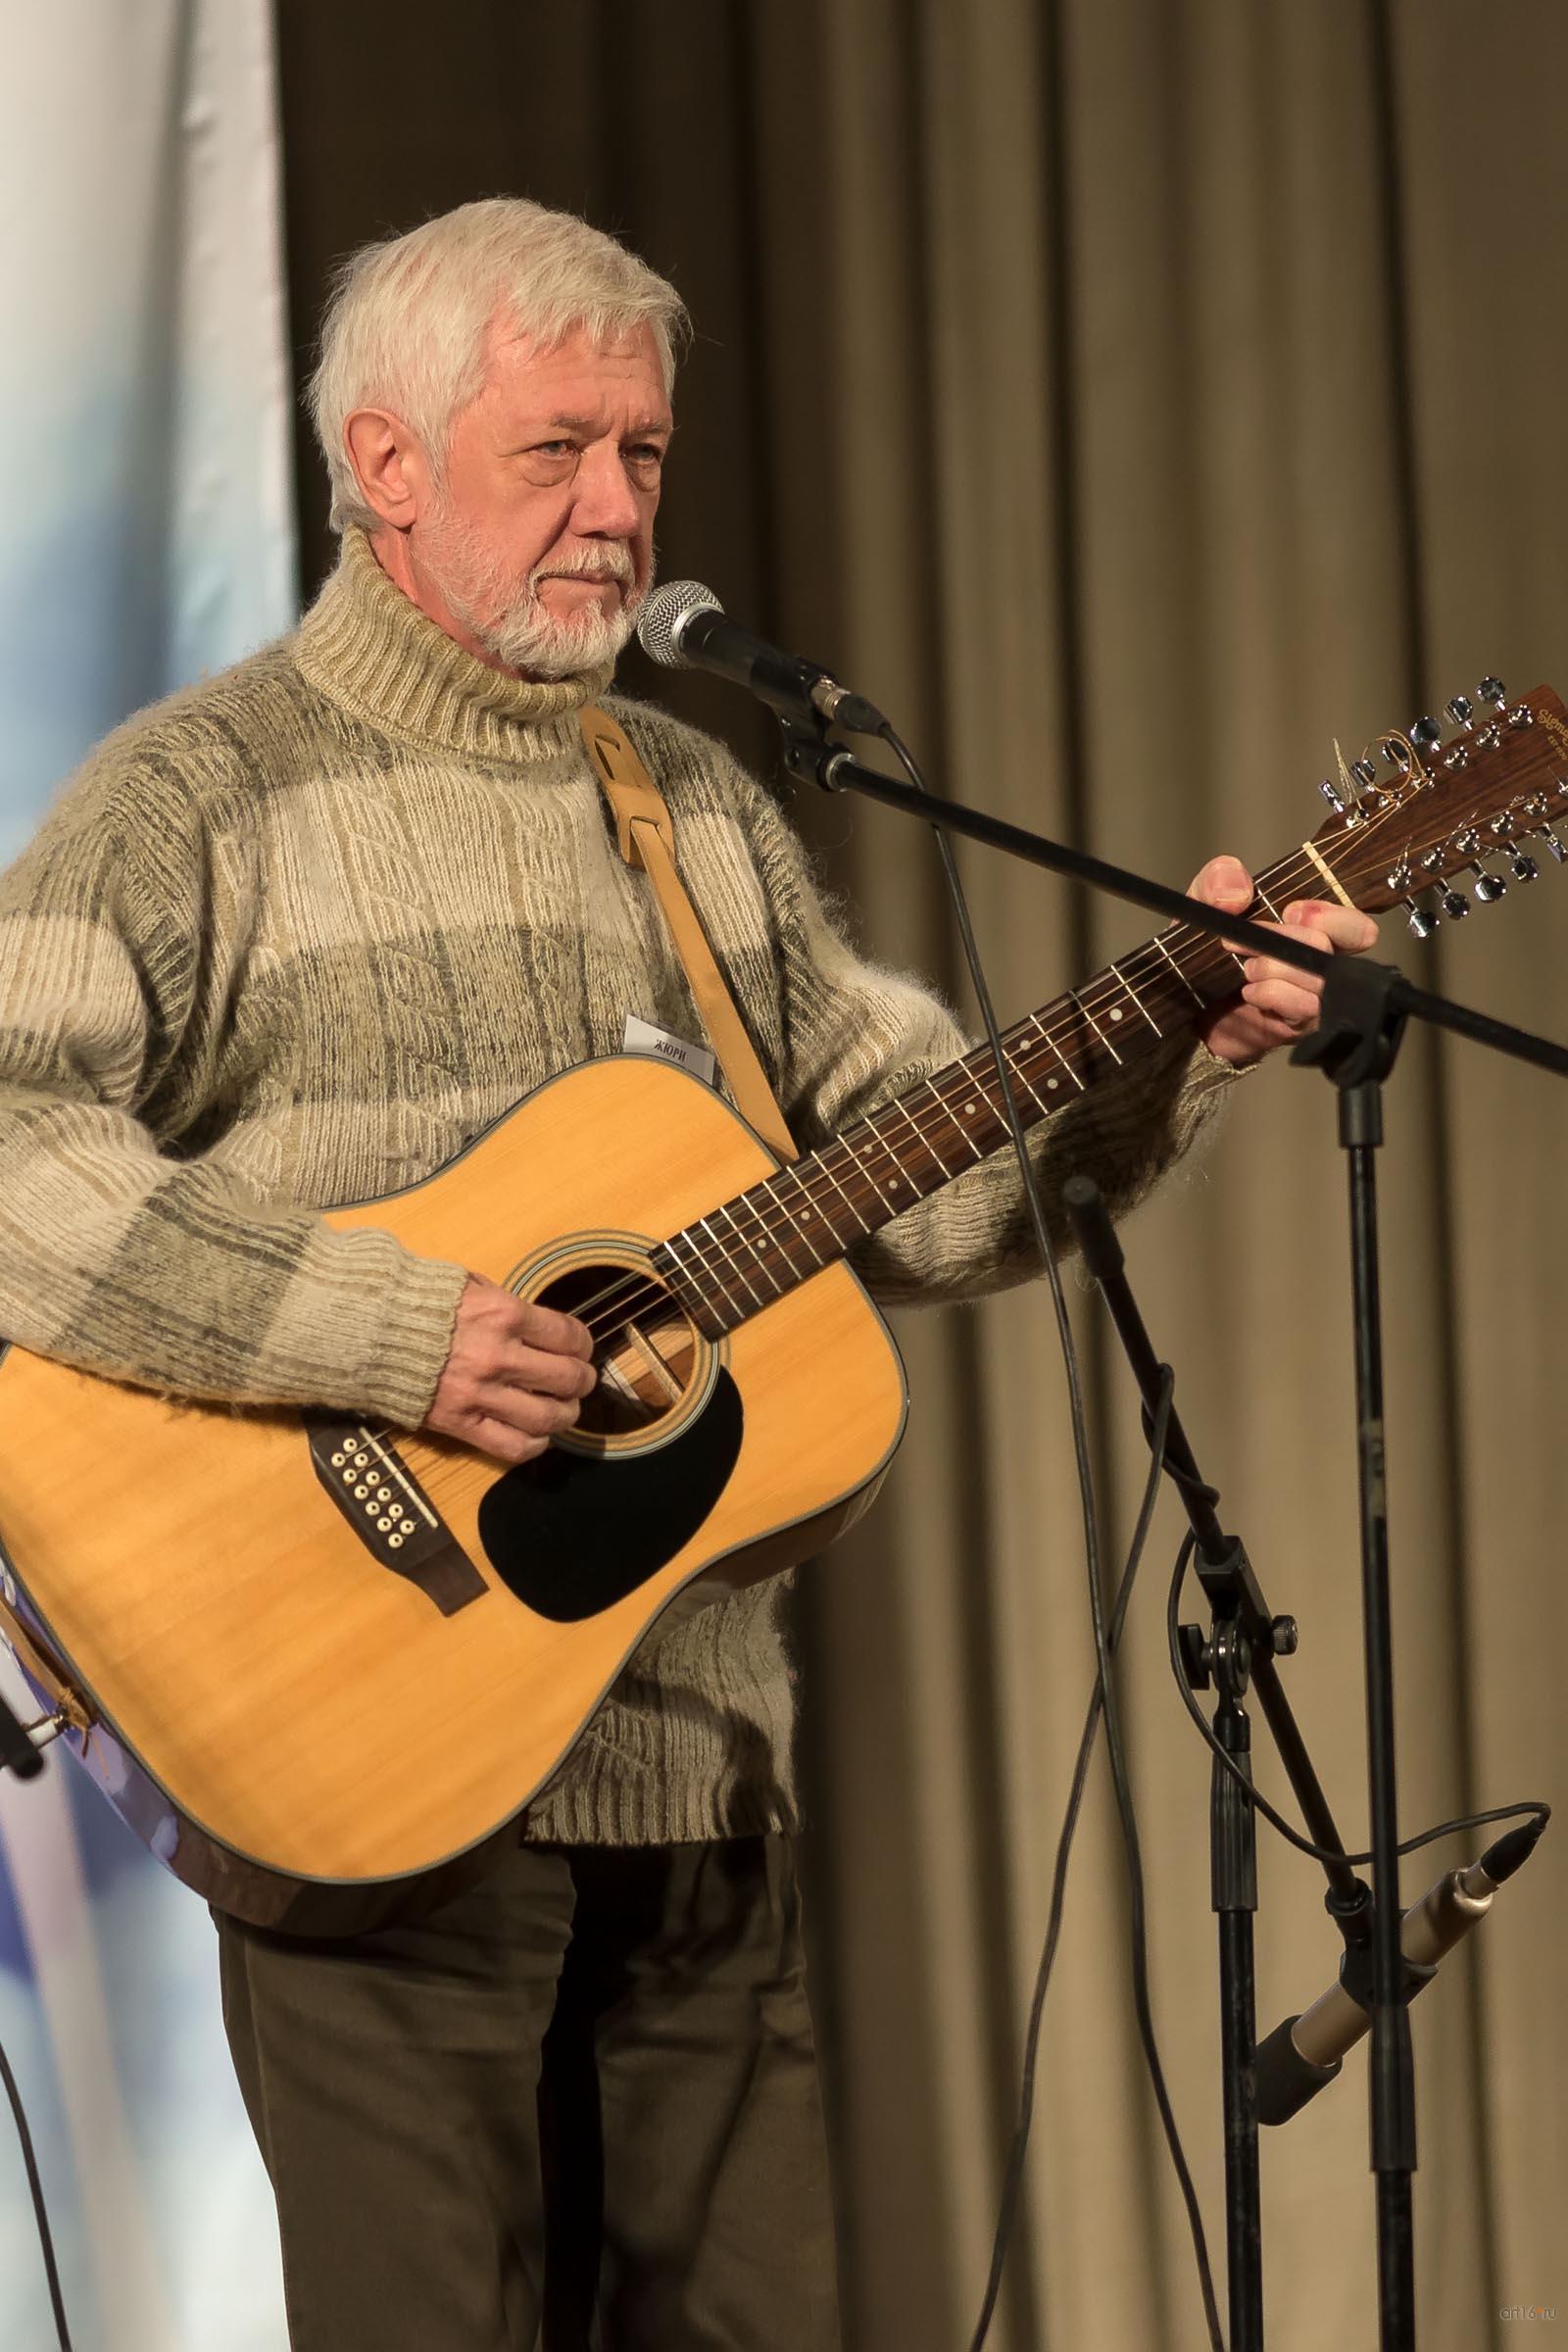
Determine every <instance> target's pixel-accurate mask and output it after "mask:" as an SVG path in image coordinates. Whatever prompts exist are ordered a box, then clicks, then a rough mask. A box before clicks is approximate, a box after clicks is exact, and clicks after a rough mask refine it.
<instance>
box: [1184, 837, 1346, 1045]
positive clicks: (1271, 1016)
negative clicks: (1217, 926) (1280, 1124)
mask: <svg viewBox="0 0 1568 2352" xmlns="http://www.w3.org/2000/svg"><path fill="white" fill-rule="evenodd" d="M1189 896H1190V897H1192V898H1195V899H1201V900H1202V901H1203V902H1204V904H1205V906H1209V907H1223V908H1225V909H1226V911H1227V912H1229V913H1232V914H1245V912H1246V911H1247V908H1248V907H1250V905H1251V903H1252V877H1251V875H1250V873H1249V872H1248V870H1247V868H1246V866H1245V865H1243V863H1242V862H1241V859H1240V858H1210V859H1209V861H1208V863H1207V864H1206V865H1205V866H1204V868H1203V870H1202V872H1201V874H1199V875H1198V876H1197V877H1196V879H1195V880H1194V882H1193V884H1192V888H1191V891H1190V893H1189ZM1281 912H1282V914H1283V915H1284V918H1285V924H1284V927H1286V928H1288V929H1289V931H1290V933H1291V936H1292V938H1293V939H1299V940H1300V941H1301V942H1302V944H1303V946H1306V947H1310V948H1320V949H1322V951H1323V953H1324V954H1325V955H1330V954H1333V953H1334V952H1336V951H1338V952H1339V953H1341V954H1342V955H1350V956H1360V955H1363V954H1364V953H1365V951H1366V950H1367V949H1368V948H1369V947H1371V945H1372V943H1373V941H1374V940H1375V939H1376V938H1377V935H1378V927H1377V925H1376V923H1375V922H1374V921H1373V920H1372V917H1371V916H1370V915H1369V914H1362V913H1361V911H1360V909H1359V908H1358V907H1341V906H1340V905H1338V904H1337V903H1336V902H1335V901H1332V900H1323V899H1293V900H1292V902H1291V904H1290V905H1289V906H1288V907H1282V908H1281ZM1264 927H1265V928H1266V929H1267V930H1270V931H1278V930H1279V929H1281V928H1282V926H1281V925H1280V924H1279V923H1267V924H1265V926H1264ZM1322 999H1323V983H1322V981H1321V980H1320V979H1319V978H1318V977H1317V976H1316V974H1315V973H1310V972H1302V971H1299V970H1298V969H1297V967H1296V966H1295V964H1291V963H1277V962H1276V961H1275V960H1274V958H1273V957H1272V956H1249V957H1248V959H1247V974H1246V979H1245V981H1244V984H1243V987H1242V991H1241V995H1240V996H1239V997H1233V998H1231V999H1230V1000H1229V1001H1228V1002H1227V1003H1226V1004H1224V1005H1220V1006H1219V1007H1218V1008H1217V1009H1216V1010H1215V1011H1214V1012H1211V1013H1210V1014H1209V1015H1208V1017H1207V1019H1206V1020H1205V1021H1202V1022H1201V1023H1200V1024H1199V1035H1200V1036H1201V1038H1202V1040H1203V1042H1204V1044H1205V1045H1206V1046H1207V1048H1208V1050H1209V1052H1210V1053H1211V1054H1217V1055H1218V1057H1219V1059H1220V1060H1221V1061H1228V1062H1230V1063H1232V1064H1233V1065H1234V1067H1235V1068H1237V1069H1239V1070H1240V1069H1246V1068H1247V1066H1248V1065H1249V1063H1250V1062H1254V1061H1261V1060H1262V1058H1263V1056H1264V1054H1272V1053H1273V1052H1274V1050H1275V1048H1276V1047H1278V1046H1292V1045H1294V1044H1295V1043H1296V1041H1297V1039H1298V1038H1299V1037H1304V1036H1305V1035H1306V1033H1307V1031H1308V1030H1309V1029H1315V1028H1316V1027H1317V1021H1318V1011H1319V1007H1320V1005H1321V1004H1322Z"/></svg>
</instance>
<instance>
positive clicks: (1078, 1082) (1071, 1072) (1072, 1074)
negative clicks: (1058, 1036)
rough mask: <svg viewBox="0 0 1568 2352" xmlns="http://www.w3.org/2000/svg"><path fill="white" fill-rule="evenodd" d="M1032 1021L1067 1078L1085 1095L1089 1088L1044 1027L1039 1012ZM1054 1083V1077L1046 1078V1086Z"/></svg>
mask: <svg viewBox="0 0 1568 2352" xmlns="http://www.w3.org/2000/svg"><path fill="white" fill-rule="evenodd" d="M1034 1023H1035V1027H1036V1028H1037V1029H1038V1030H1039V1032H1040V1034H1041V1037H1042V1038H1043V1039H1044V1040H1045V1043H1046V1044H1047V1045H1048V1046H1049V1047H1050V1048H1051V1051H1052V1052H1053V1054H1054V1055H1055V1056H1056V1059H1057V1060H1058V1061H1059V1062H1060V1064H1061V1066H1062V1068H1063V1069H1064V1070H1065V1071H1066V1073H1067V1075H1068V1077H1069V1078H1070V1079H1071V1080H1072V1082H1073V1084H1074V1086H1075V1087H1076V1088H1077V1089H1078V1092H1079V1093H1080V1094H1081V1095H1086V1094H1087V1093H1088V1092H1089V1089H1088V1087H1087V1085H1086V1084H1085V1082H1084V1081H1083V1079H1082V1078H1080V1077H1079V1075H1078V1073H1077V1071H1076V1070H1075V1069H1074V1068H1073V1066H1072V1063H1071V1062H1070V1061H1069V1060H1068V1059H1067V1056H1066V1054H1064V1053H1063V1052H1062V1050H1061V1048H1060V1047H1059V1046H1058V1045H1057V1043H1056V1041H1055V1039H1054V1037H1053V1035H1052V1033H1051V1031H1050V1030H1049V1029H1048V1028H1047V1027H1046V1024H1045V1022H1044V1021H1043V1020H1042V1019H1041V1017H1040V1015H1039V1013H1038V1012H1037V1013H1036V1014H1035V1016H1034ZM1055 1083H1056V1081H1055V1080H1054V1078H1048V1079H1047V1080H1046V1084H1047V1086H1048V1087H1054V1085H1055Z"/></svg>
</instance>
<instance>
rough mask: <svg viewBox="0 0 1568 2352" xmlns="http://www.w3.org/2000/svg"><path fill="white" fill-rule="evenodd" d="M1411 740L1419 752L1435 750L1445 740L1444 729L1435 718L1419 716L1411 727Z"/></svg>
mask: <svg viewBox="0 0 1568 2352" xmlns="http://www.w3.org/2000/svg"><path fill="white" fill-rule="evenodd" d="M1410 741H1411V742H1412V743H1413V744H1414V745H1415V748H1416V750H1417V752H1435V751H1436V750H1437V748H1438V746H1439V744H1440V743H1441V742H1442V741H1443V729H1442V728H1441V727H1440V726H1439V724H1438V722H1437V720H1436V719H1435V718H1418V719H1417V720H1416V722H1415V725H1414V726H1413V727H1412V728H1411V729H1410Z"/></svg>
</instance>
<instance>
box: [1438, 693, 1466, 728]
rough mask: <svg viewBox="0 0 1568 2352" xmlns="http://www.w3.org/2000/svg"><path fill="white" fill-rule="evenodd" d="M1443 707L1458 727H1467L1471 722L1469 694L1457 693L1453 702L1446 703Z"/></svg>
mask: <svg viewBox="0 0 1568 2352" xmlns="http://www.w3.org/2000/svg"><path fill="white" fill-rule="evenodd" d="M1443 707H1444V709H1445V710H1446V711H1447V713H1448V716H1449V717H1450V718H1451V719H1452V721H1453V723H1454V725H1455V726H1456V727H1467V726H1468V725H1469V724H1470V698H1469V696H1468V695H1464V694H1456V695H1455V696H1454V698H1453V700H1452V702H1451V703H1445V704H1444V706H1443Z"/></svg>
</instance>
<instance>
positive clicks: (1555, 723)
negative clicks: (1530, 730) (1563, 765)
mask: <svg viewBox="0 0 1568 2352" xmlns="http://www.w3.org/2000/svg"><path fill="white" fill-rule="evenodd" d="M1536 724H1537V726H1538V727H1544V729H1545V731H1546V733H1547V734H1548V735H1549V736H1550V737H1551V740H1552V742H1553V743H1554V744H1555V745H1556V746H1557V749H1558V751H1560V752H1561V753H1562V754H1563V756H1564V758H1565V759H1568V727H1565V726H1564V725H1563V723H1562V720H1561V719H1560V718H1559V717H1558V716H1557V713H1556V711H1537V712H1536Z"/></svg>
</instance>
